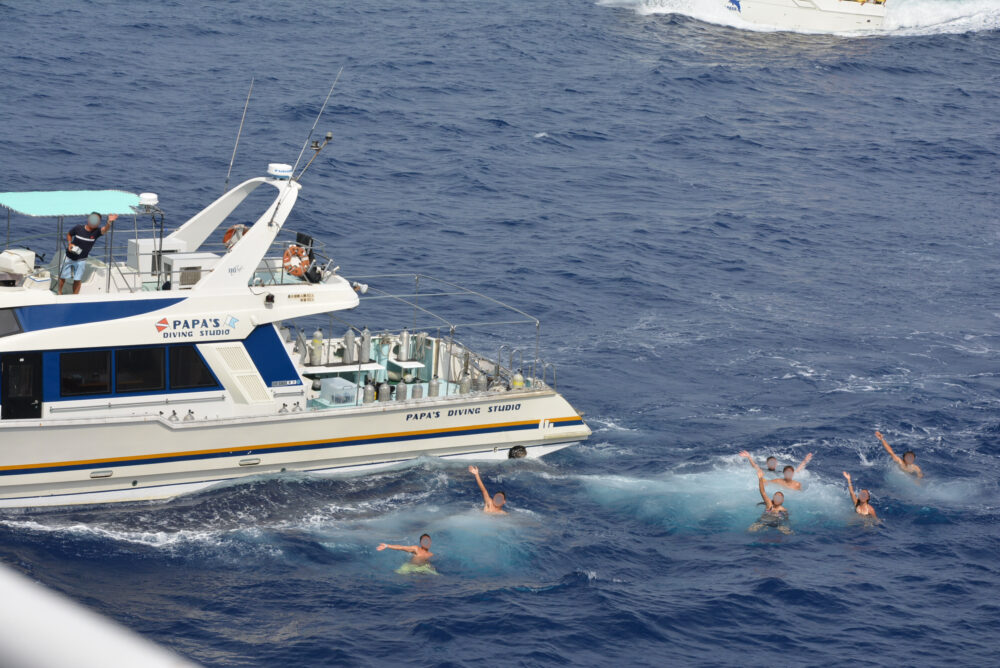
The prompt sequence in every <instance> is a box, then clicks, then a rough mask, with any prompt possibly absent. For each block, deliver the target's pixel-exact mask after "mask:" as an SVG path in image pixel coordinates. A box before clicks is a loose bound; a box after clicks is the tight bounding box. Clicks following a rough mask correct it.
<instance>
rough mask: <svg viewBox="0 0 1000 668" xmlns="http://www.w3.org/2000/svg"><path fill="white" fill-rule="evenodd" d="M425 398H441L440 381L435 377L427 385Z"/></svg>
mask: <svg viewBox="0 0 1000 668" xmlns="http://www.w3.org/2000/svg"><path fill="white" fill-rule="evenodd" d="M427 396H428V397H439V396H441V381H439V380H438V377H437V376H434V377H433V378H431V382H429V383H427Z"/></svg>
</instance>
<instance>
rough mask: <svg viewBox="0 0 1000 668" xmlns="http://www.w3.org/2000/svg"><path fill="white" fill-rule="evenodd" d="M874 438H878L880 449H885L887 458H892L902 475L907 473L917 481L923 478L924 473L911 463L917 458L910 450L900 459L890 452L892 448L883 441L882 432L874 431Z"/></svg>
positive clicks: (887, 442)
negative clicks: (915, 477) (880, 442)
mask: <svg viewBox="0 0 1000 668" xmlns="http://www.w3.org/2000/svg"><path fill="white" fill-rule="evenodd" d="M875 436H877V437H878V440H880V441H882V447H883V448H885V451H886V452H888V453H889V456H890V457H892V460H893V461H894V462H896V463H897V464H898V465H899V469H900V470H901V471H902V472H903V473H909V474H910V475H915V476H917V479H920V478H923V477H924V472H923V471H921V470H920V467H919V466H917V465H916V464H914V463H913V461H914V460H915V459H916V458H917V456H916V455H915V454H913V451H912V450H907V451H906V452H904V453H903V456H902V457H900V456H899V455H897V454H896V453H895V452H893V451H892V446H891V445H889V441H887V440H885V436H883V435H882V432H880V431H876V432H875Z"/></svg>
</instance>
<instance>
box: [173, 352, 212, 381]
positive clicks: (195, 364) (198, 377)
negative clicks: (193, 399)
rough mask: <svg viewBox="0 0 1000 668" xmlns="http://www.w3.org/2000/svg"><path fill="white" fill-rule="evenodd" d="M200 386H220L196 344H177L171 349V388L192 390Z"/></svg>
mask: <svg viewBox="0 0 1000 668" xmlns="http://www.w3.org/2000/svg"><path fill="white" fill-rule="evenodd" d="M199 387H218V385H217V384H216V382H215V377H214V376H212V372H211V371H209V369H208V367H207V366H206V365H205V362H204V361H203V360H202V359H201V355H199V354H198V351H197V350H195V347H194V346H176V347H173V348H171V349H170V389H171V390H192V389H195V388H199Z"/></svg>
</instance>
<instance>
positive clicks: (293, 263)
mask: <svg viewBox="0 0 1000 668" xmlns="http://www.w3.org/2000/svg"><path fill="white" fill-rule="evenodd" d="M283 264H284V267H285V271H287V272H288V273H289V274H291V275H292V276H299V277H301V276H302V275H303V274H305V273H306V269H308V268H309V253H308V252H306V249H305V248H303V247H302V246H296V245H295V244H291V245H289V246H288V249H287V250H286V251H285V256H284V258H283Z"/></svg>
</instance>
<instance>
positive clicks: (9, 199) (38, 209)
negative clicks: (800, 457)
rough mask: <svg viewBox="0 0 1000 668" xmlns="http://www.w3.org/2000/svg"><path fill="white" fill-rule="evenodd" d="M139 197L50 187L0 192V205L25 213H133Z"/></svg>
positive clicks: (127, 193) (71, 214)
mask: <svg viewBox="0 0 1000 668" xmlns="http://www.w3.org/2000/svg"><path fill="white" fill-rule="evenodd" d="M138 205H139V196H138V195H136V194H135V193H129V192H125V191H124V190H52V191H39V192H27V193H0V206H3V207H6V208H8V209H10V210H11V211H16V212H17V213H20V214H24V215H25V216H39V217H41V216H50V217H55V216H86V215H87V214H88V213H91V212H93V211H96V212H97V213H101V214H109V213H118V214H127V213H133V211H132V207H133V206H138Z"/></svg>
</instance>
